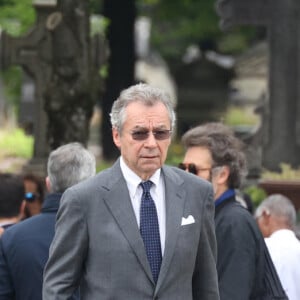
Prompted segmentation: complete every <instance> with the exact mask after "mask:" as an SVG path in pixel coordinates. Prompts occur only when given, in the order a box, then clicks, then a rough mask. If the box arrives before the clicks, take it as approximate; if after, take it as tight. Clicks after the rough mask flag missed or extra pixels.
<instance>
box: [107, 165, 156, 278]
mask: <svg viewBox="0 0 300 300" xmlns="http://www.w3.org/2000/svg"><path fill="white" fill-rule="evenodd" d="M111 171H112V173H113V174H112V176H111V177H110V176H108V177H109V178H113V179H115V180H111V181H110V182H109V183H108V184H107V185H106V186H105V187H104V188H105V189H106V190H108V193H107V195H106V197H105V199H104V200H105V203H106V205H107V206H108V208H109V210H110V212H111V214H112V215H113V217H114V219H115V221H116V223H117V224H118V225H119V228H120V230H121V231H122V232H123V234H124V236H125V238H126V239H127V241H128V243H129V244H130V246H131V248H132V250H133V252H134V253H135V254H136V256H137V258H138V260H139V262H140V264H141V265H142V267H143V268H144V270H145V272H146V273H147V275H148V277H149V278H150V279H151V281H153V279H152V273H151V269H150V266H149V263H148V260H147V256H146V252H145V248H144V243H143V240H142V238H141V235H140V231H139V228H138V225H137V222H136V217H135V214H134V211H133V208H132V204H131V200H130V196H129V192H128V188H127V185H126V182H125V180H124V178H123V175H122V173H121V169H120V167H119V161H117V162H116V164H115V165H114V166H113V167H112V169H111ZM112 181H113V182H112Z"/></svg>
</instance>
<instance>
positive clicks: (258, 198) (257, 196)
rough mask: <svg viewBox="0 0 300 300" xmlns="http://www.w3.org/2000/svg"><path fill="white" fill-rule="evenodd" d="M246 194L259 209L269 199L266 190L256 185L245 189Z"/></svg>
mask: <svg viewBox="0 0 300 300" xmlns="http://www.w3.org/2000/svg"><path fill="white" fill-rule="evenodd" d="M244 193H246V194H247V195H249V196H250V198H251V200H252V203H253V205H254V207H257V206H258V205H259V204H260V203H261V202H262V201H263V200H264V199H265V198H266V197H267V193H266V192H265V191H264V189H262V188H260V187H257V186H256V185H251V186H248V187H247V188H245V189H244Z"/></svg>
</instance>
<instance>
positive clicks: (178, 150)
mask: <svg viewBox="0 0 300 300" xmlns="http://www.w3.org/2000/svg"><path fill="white" fill-rule="evenodd" d="M183 155H184V149H183V146H182V144H181V143H180V141H177V140H174V141H173V142H172V143H171V145H170V147H169V151H168V157H167V160H166V164H168V165H171V166H177V165H178V164H179V163H180V162H182V158H183Z"/></svg>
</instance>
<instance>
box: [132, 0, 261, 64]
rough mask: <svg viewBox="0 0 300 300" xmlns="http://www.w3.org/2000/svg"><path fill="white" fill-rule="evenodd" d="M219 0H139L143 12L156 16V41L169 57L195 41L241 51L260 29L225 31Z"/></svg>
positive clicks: (156, 46) (153, 18)
mask: <svg viewBox="0 0 300 300" xmlns="http://www.w3.org/2000/svg"><path fill="white" fill-rule="evenodd" d="M215 2H216V1H215V0H206V1H199V0H163V1H162V0H139V1H137V3H138V5H139V7H140V14H144V15H146V16H148V17H150V18H151V19H152V44H153V45H154V47H155V48H157V49H159V50H160V52H161V53H162V55H163V56H164V57H165V58H169V59H172V58H176V57H180V56H182V55H183V53H184V51H185V49H186V48H187V46H189V45H191V44H198V45H203V44H206V45H207V44H208V43H209V44H210V45H212V46H213V47H215V48H216V50H218V51H220V52H223V53H231V54H233V53H239V52H241V51H242V50H243V49H245V48H246V47H247V46H248V45H249V41H251V40H252V39H253V37H254V36H255V32H256V30H255V29H254V28H251V27H250V26H249V27H239V26H238V27H236V28H235V29H233V30H231V31H230V32H222V31H221V30H220V27H219V21H220V18H219V16H218V15H217V14H216V11H215Z"/></svg>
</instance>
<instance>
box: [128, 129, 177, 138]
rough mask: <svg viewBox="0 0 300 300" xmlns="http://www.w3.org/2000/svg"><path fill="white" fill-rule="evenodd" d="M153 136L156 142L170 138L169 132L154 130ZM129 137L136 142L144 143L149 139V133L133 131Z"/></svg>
mask: <svg viewBox="0 0 300 300" xmlns="http://www.w3.org/2000/svg"><path fill="white" fill-rule="evenodd" d="M153 135H154V137H155V139H156V140H158V141H162V140H166V139H168V138H169V137H170V135H171V130H155V131H153ZM131 136H132V138H133V139H134V140H136V141H144V140H146V139H147V138H148V137H149V131H134V132H132V133H131Z"/></svg>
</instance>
